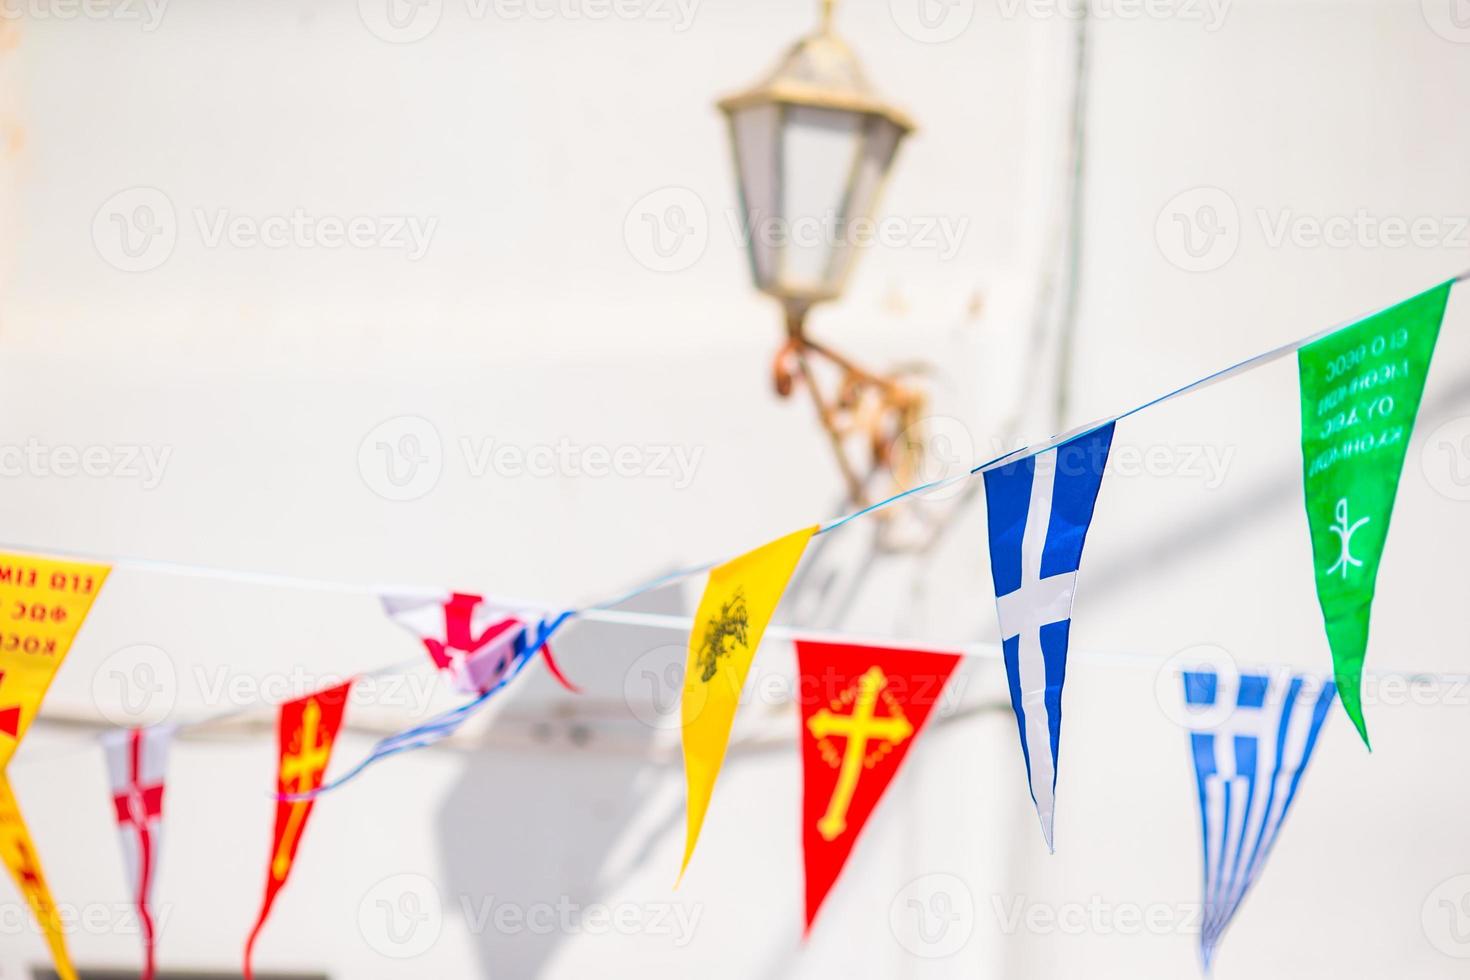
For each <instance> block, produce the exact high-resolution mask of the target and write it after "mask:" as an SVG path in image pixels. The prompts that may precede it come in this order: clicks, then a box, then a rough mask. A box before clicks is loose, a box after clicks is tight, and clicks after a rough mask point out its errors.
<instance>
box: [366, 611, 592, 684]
mask: <svg viewBox="0 0 1470 980" xmlns="http://www.w3.org/2000/svg"><path fill="white" fill-rule="evenodd" d="M382 600H383V609H384V611H385V612H387V613H388V615H389V616H390V617H391V618H392V619H393V621H394V622H396V623H398V624H399V625H400V626H403V627H404V628H405V629H407V630H409V631H410V632H411V633H413V634H414V635H415V636H417V637H418V638H419V639H420V640H422V641H423V644H424V648H425V649H426V650H428V652H429V656H430V658H431V659H433V661H434V666H436V667H438V668H439V669H440V670H447V671H449V673H450V675H451V676H452V677H453V678H454V680H455V686H456V687H457V688H458V689H459V690H460V691H462V692H464V693H466V694H484V693H485V692H486V691H489V690H491V689H493V688H494V687H496V686H497V685H499V684H500V683H502V682H503V681H505V680H507V679H508V678H510V677H512V676H514V675H515V673H516V672H517V671H519V670H520V668H521V666H523V664H524V663H525V661H527V660H529V659H530V658H531V657H533V656H535V655H536V653H537V649H536V647H533V646H532V644H534V643H535V642H536V638H537V637H545V636H547V635H549V633H550V630H549V629H548V625H549V624H548V623H547V622H546V621H545V620H544V619H543V618H542V616H541V615H540V614H539V613H536V612H530V611H526V610H521V609H515V608H512V607H510V606H506V605H502V604H500V603H497V602H495V601H494V600H489V599H486V598H485V597H484V596H480V595H474V594H471V593H465V592H451V593H446V594H445V595H442V596H400V595H385V596H383V597H382ZM538 646H539V648H540V651H541V653H542V655H543V658H544V659H545V661H546V667H547V669H548V670H550V671H551V675H552V676H553V677H555V678H556V680H557V682H558V683H560V684H561V685H562V686H563V687H565V688H566V689H567V690H569V691H573V692H576V691H577V687H576V685H574V684H572V682H571V681H569V680H567V678H566V675H564V674H563V673H562V672H561V669H560V668H559V667H558V666H557V664H556V661H555V659H554V658H553V657H552V654H551V646H550V644H549V643H546V642H545V640H544V639H543V640H542V642H541V643H540V644H539V645H538Z"/></svg>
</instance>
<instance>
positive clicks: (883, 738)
mask: <svg viewBox="0 0 1470 980" xmlns="http://www.w3.org/2000/svg"><path fill="white" fill-rule="evenodd" d="M887 687H888V678H887V677H886V676H885V675H884V673H883V671H882V670H880V669H878V668H877V667H869V668H868V670H867V672H866V673H865V674H863V675H862V676H861V677H859V678H858V682H857V692H856V695H855V696H853V695H852V694H851V692H849V693H848V695H846V696H845V697H847V698H850V699H851V702H852V713H851V714H837V713H836V712H835V711H829V710H828V709H826V708H823V709H821V710H820V711H818V712H816V713H815V714H813V715H812V716H811V718H809V719H807V723H806V727H807V730H808V731H810V732H811V733H812V737H813V738H815V739H818V740H826V739H830V738H834V737H835V738H844V739H846V740H847V745H846V746H845V747H844V749H843V753H842V761H841V771H840V772H839V773H838V774H837V785H836V786H835V787H834V788H833V790H832V799H831V801H830V802H828V804H827V812H826V814H824V815H823V816H822V819H820V820H818V821H817V832H818V833H819V834H821V835H822V839H823V840H829V841H830V840H836V839H837V838H838V837H839V836H841V835H842V833H843V831H845V830H847V808H848V807H850V806H851V805H852V796H853V793H855V792H856V791H857V784H858V779H859V778H860V777H861V776H862V773H863V769H864V768H865V767H870V766H871V765H872V764H873V763H874V762H875V761H877V760H876V759H869V758H868V743H869V742H879V743H881V747H882V748H883V749H884V750H885V751H884V752H883V753H882V754H887V752H886V750H887V749H889V748H891V747H893V746H895V745H898V744H900V743H901V742H903V741H904V740H905V739H907V738H908V737H909V736H910V735H912V734H913V733H914V726H913V725H911V724H909V720H908V719H907V718H905V717H904V714H903V709H902V708H901V707H900V706H899V705H898V703H897V702H896V701H894V700H893V699H892V698H889V697H885V701H886V703H887V704H888V705H889V709H890V710H891V711H892V712H893V713H892V714H891V715H890V716H889V717H887V718H879V717H877V716H876V709H877V706H878V700H879V697H880V695H884V693H885V691H884V689H885V688H887ZM840 704H841V702H840V701H837V702H833V705H832V706H833V708H837V707H840ZM879 757H880V758H881V755H880V756H879Z"/></svg>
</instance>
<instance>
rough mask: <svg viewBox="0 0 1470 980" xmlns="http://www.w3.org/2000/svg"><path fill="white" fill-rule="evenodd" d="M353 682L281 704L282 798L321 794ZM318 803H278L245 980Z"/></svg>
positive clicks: (278, 778) (247, 950)
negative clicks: (263, 891) (314, 804)
mask: <svg viewBox="0 0 1470 980" xmlns="http://www.w3.org/2000/svg"><path fill="white" fill-rule="evenodd" d="M351 689H352V682H351V681H348V682H347V683H346V684H341V685H339V686H337V687H334V688H330V689H329V690H325V691H318V692H317V693H316V694H310V695H307V696H306V697H304V698H298V699H297V700H295V701H288V702H286V703H285V704H283V705H281V717H280V724H279V726H278V729H277V734H278V737H279V741H280V762H279V763H278V764H277V774H276V795H277V797H287V796H297V795H300V794H303V793H310V792H311V791H312V790H315V789H320V788H321V785H322V781H323V779H324V778H325V777H326V774H327V764H328V763H329V762H331V761H332V748H333V747H334V746H335V745H336V742H337V732H338V730H339V729H341V727H342V714H343V712H344V710H345V709H346V707H347V695H348V692H349V691H351ZM313 802H314V801H313V800H311V799H309V798H308V799H304V800H287V799H278V800H277V802H276V831H275V834H274V836H273V837H272V838H271V857H270V864H269V865H268V866H267V868H266V877H265V900H264V901H263V902H262V903H261V906H260V917H259V918H257V919H256V921H255V928H254V929H252V930H251V931H250V938H249V939H247V940H246V942H245V976H246V978H247V980H249V978H250V977H251V976H253V972H252V970H253V967H252V964H251V961H252V959H253V958H254V954H255V940H256V939H258V938H259V937H260V930H261V929H262V928H263V927H264V926H265V920H266V918H267V917H268V916H269V915H270V912H271V906H272V905H274V904H275V901H276V893H277V892H279V891H280V890H281V886H283V885H284V884H286V877H287V876H288V875H289V874H290V873H291V865H292V864H293V863H294V862H295V861H296V849H297V848H298V847H300V846H301V834H302V832H303V831H305V830H306V819H307V818H308V817H310V816H311V808H312V804H313Z"/></svg>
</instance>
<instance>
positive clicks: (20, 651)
mask: <svg viewBox="0 0 1470 980" xmlns="http://www.w3.org/2000/svg"><path fill="white" fill-rule="evenodd" d="M108 571H109V568H108V566H106V565H95V564H91V563H88V562H78V561H57V560H54V559H50V558H38V557H34V556H31V555H12V554H5V553H0V858H3V859H4V861H5V868H6V870H8V871H9V872H10V877H11V878H12V879H14V881H15V885H16V887H17V888H19V889H20V892H21V895H22V896H24V897H25V900H26V904H27V905H28V906H30V909H31V913H32V914H33V915H35V917H36V922H37V923H38V924H39V925H40V927H41V932H42V934H43V935H44V936H45V937H46V944H47V945H48V946H49V947H50V948H51V958H52V959H53V960H54V961H55V964H56V973H57V975H58V976H60V977H61V978H62V980H76V975H77V973H76V969H75V968H73V966H72V964H71V957H70V956H68V954H67V951H66V940H65V938H64V936H63V934H62V924H61V919H60V917H59V915H58V914H57V911H56V902H55V900H54V899H52V897H51V889H50V888H49V887H48V886H47V885H46V877H45V875H44V874H42V873H41V861H40V858H39V857H38V856H37V855H36V847H35V844H34V843H33V842H32V840H31V834H30V831H29V830H27V829H26V824H25V820H24V819H23V818H22V817H21V814H20V807H19V805H18V804H17V803H16V800H15V794H14V793H13V792H11V789H10V778H9V776H8V775H6V767H7V766H9V765H10V760H11V759H12V758H13V757H14V756H15V752H16V750H17V749H19V748H20V743H21V739H23V738H25V735H26V732H27V730H29V729H30V727H31V722H33V721H35V720H36V714H37V712H38V711H40V709H41V701H42V700H43V699H44V698H45V697H46V690H47V688H49V687H50V686H51V680H52V678H54V677H55V676H56V671H57V669H58V668H60V666H61V662H62V660H64V659H66V654H67V652H68V651H69V650H70V649H71V644H72V640H74V639H75V638H76V635H77V631H78V630H79V629H81V627H82V623H83V622H84V621H85V620H86V618H87V613H88V612H90V611H91V609H92V601H93V600H94V599H96V598H97V593H98V592H100V591H101V590H102V583H103V582H105V581H107V573H108Z"/></svg>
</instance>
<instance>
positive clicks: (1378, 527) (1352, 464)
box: [1297, 282, 1452, 744]
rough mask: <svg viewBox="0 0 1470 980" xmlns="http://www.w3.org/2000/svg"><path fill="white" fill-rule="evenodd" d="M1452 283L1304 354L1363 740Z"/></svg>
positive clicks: (1311, 498) (1316, 558)
mask: <svg viewBox="0 0 1470 980" xmlns="http://www.w3.org/2000/svg"><path fill="white" fill-rule="evenodd" d="M1451 285H1452V282H1447V283H1445V284H1444V285H1442V286H1437V287H1435V288H1434V289H1431V290H1429V291H1428V292H1425V293H1421V294H1419V295H1418V296H1415V297H1414V298H1413V299H1409V300H1405V301H1404V302H1402V303H1400V304H1399V305H1398V306H1394V307H1391V308H1390V309H1387V310H1384V311H1383V312H1382V313H1378V314H1376V315H1374V316H1371V317H1369V318H1368V319H1366V320H1361V321H1359V322H1358V323H1354V324H1351V325H1350V326H1346V327H1343V328H1342V329H1341V330H1338V331H1335V332H1333V333H1331V334H1329V335H1328V336H1326V337H1323V338H1322V339H1321V340H1318V341H1316V342H1315V343H1311V344H1308V345H1307V346H1305V347H1303V348H1302V349H1301V350H1300V351H1299V352H1298V353H1297V366H1298V368H1299V370H1300V373H1301V397H1302V474H1303V477H1304V479H1305V488H1306V498H1307V524H1308V526H1309V527H1310V529H1311V532H1312V557H1313V564H1314V567H1315V570H1316V574H1317V600H1318V602H1319V603H1320V604H1321V606H1322V618H1323V620H1324V621H1325V623H1326V626H1327V642H1328V645H1329V646H1330V647H1331V648H1332V665H1333V670H1334V672H1335V673H1336V675H1337V687H1338V693H1339V694H1341V696H1342V706H1343V708H1344V709H1346V711H1347V713H1348V716H1349V717H1350V718H1352V720H1353V724H1354V725H1356V726H1357V728H1358V734H1359V735H1361V736H1362V738H1363V742H1364V743H1365V744H1366V743H1367V742H1368V729H1367V726H1366V725H1365V723H1364V721H1363V694H1362V680H1363V659H1364V657H1365V655H1366V654H1367V649H1368V617H1369V614H1370V613H1371V611H1372V606H1373V590H1374V588H1375V586H1376V584H1377V581H1378V563H1379V560H1380V559H1381V558H1382V557H1383V545H1384V542H1385V541H1387V540H1388V521H1389V517H1390V516H1391V515H1392V513H1393V501H1394V496H1395V495H1396V494H1397V492H1398V486H1399V474H1400V472H1402V470H1403V467H1404V454H1405V452H1407V451H1408V447H1409V435H1410V434H1411V433H1412V431H1413V429H1414V416H1415V415H1417V414H1418V412H1419V400H1420V398H1421V397H1422V396H1423V394H1424V378H1425V376H1426V375H1427V374H1428V373H1429V362H1430V359H1431V358H1433V356H1434V342H1435V341H1436V340H1437V339H1438V337H1439V326H1440V322H1441V321H1442V320H1443V319H1444V309H1445V303H1446V302H1447V301H1448V299H1449V292H1450V286H1451ZM1349 501H1351V504H1349Z"/></svg>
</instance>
